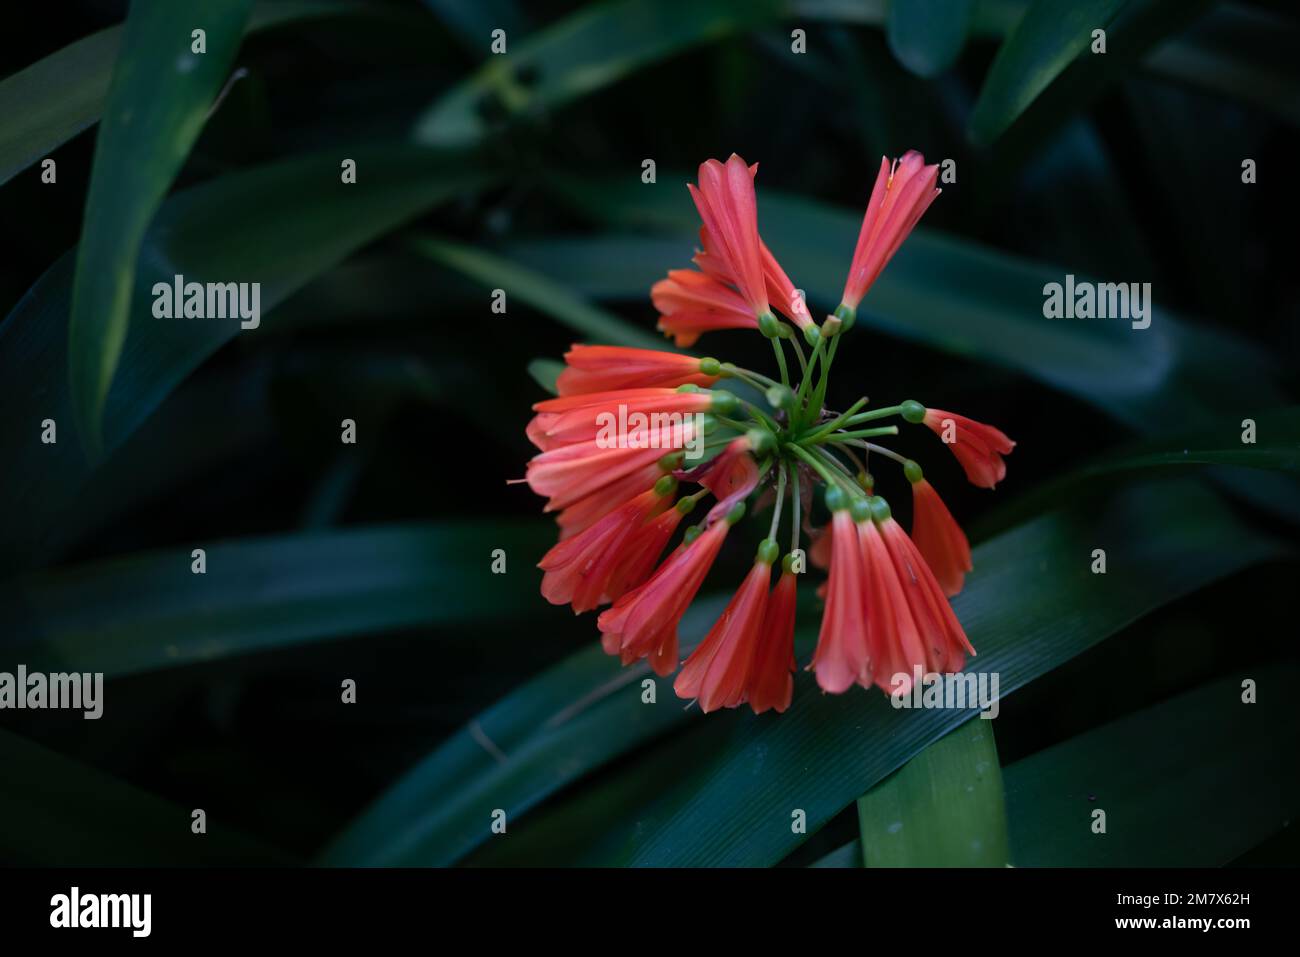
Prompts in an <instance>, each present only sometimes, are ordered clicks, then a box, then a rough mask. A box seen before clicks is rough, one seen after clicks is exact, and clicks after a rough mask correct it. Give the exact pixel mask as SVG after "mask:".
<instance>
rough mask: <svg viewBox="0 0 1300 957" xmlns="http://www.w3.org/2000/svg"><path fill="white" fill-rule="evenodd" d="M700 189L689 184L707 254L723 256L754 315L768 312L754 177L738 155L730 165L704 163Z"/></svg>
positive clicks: (732, 156)
mask: <svg viewBox="0 0 1300 957" xmlns="http://www.w3.org/2000/svg"><path fill="white" fill-rule="evenodd" d="M699 179H700V184H699V186H698V187H697V186H693V185H688V186H687V188H688V189H689V190H690V192H691V199H693V200H695V208H696V209H698V210H699V212H700V219H702V220H704V229H705V234H706V245H705V251H706V252H708V253H709V254H710V255H716V256H718V257H719V258H720V259H721V260H722V261H723V262H724V263H725V268H726V269H727V271H728V272H729V273H730V274H731V277H732V279H733V280H734V282H735V284H736V288H738V289H739V290H740V295H741V297H742V298H743V299H744V301H745V303H746V304H747V305H748V306H749V308H750V309H751V310H753V313H754V316H755V317H758V316H761V315H762V314H763V313H765V312H767V311H768V304H767V280H766V278H765V277H764V274H763V254H762V250H761V248H760V243H759V238H758V203H757V201H756V200H755V199H754V173H753V170H751V169H750V167H749V166H747V165H746V164H745V161H744V160H743V159H741V158H740V157H739V156H737V155H736V154H735V153H732V154H731V156H730V157H729V158H728V159H727V162H726V164H725V165H724V164H722V163H719V162H718V161H717V160H708V161H706V162H704V163H701V164H700V175H699Z"/></svg>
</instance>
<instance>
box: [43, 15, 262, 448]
mask: <svg viewBox="0 0 1300 957" xmlns="http://www.w3.org/2000/svg"><path fill="white" fill-rule="evenodd" d="M251 4H252V0H193V2H191V3H172V2H170V0H134V2H133V3H132V4H131V8H130V13H129V14H128V15H127V20H126V27H125V29H124V30H123V33H122V46H121V49H120V50H119V51H118V55H117V61H116V64H115V65H114V67H113V84H112V86H111V87H110V88H109V91H108V101H107V103H106V104H105V107H104V119H103V122H102V123H101V124H100V128H99V137H98V139H97V140H96V141H95V163H94V167H93V168H92V170H91V174H90V192H89V195H88V196H87V198H86V216H85V221H84V224H83V226H82V230H81V243H80V245H79V246H78V247H77V267H76V273H75V277H74V279H73V286H72V313H71V316H70V317H69V328H68V367H69V373H68V384H69V386H70V389H71V396H72V417H73V420H74V422H75V423H76V426H77V431H78V433H79V435H80V437H81V440H82V445H83V446H84V447H85V448H86V451H87V452H88V453H89V455H90V457H91V458H97V457H98V456H99V455H100V454H101V453H102V451H103V446H104V436H103V421H102V420H103V414H104V403H105V401H106V400H107V398H108V387H109V384H110V383H111V382H112V381H113V373H114V371H115V370H116V369H117V363H118V359H119V358H121V355H122V346H123V344H124V343H125V342H126V330H127V326H128V325H129V324H130V318H131V303H132V294H133V289H134V284H135V264H136V258H137V256H138V255H139V251H140V242H141V240H143V239H144V234H145V230H146V229H148V228H149V223H150V222H151V221H152V220H153V217H154V213H155V212H157V210H158V206H159V204H161V203H162V200H163V197H164V196H165V195H166V194H167V190H168V189H169V188H170V186H171V183H172V180H173V179H175V177H176V174H177V173H179V172H180V169H181V166H182V165H184V163H185V158H186V157H187V156H188V155H189V152H190V147H192V146H193V145H194V141H195V140H197V139H198V136H199V131H200V130H202V129H203V123H204V120H205V119H206V117H207V114H208V111H209V109H210V108H211V107H212V104H213V101H214V100H215V99H216V95H217V93H218V91H219V90H220V89H221V85H222V83H224V82H225V80H226V76H227V74H228V71H229V68H230V64H231V61H232V60H233V59H234V57H235V51H236V50H238V49H239V41H240V38H241V37H242V36H243V33H244V23H245V22H246V21H247V19H248V12H249V9H250V7H251ZM228 279H229V280H235V279H238V280H239V281H243V278H242V277H233V276H232V277H228ZM136 315H137V317H139V316H141V315H147V313H145V314H142V313H139V312H136Z"/></svg>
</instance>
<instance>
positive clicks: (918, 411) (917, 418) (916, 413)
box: [899, 399, 925, 425]
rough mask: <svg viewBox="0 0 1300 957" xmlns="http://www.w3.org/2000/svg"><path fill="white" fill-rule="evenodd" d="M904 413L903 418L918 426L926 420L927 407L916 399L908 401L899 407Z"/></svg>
mask: <svg viewBox="0 0 1300 957" xmlns="http://www.w3.org/2000/svg"><path fill="white" fill-rule="evenodd" d="M899 409H900V410H901V411H902V413H903V418H904V419H906V420H907V421H908V422H911V423H912V424H913V425H916V424H918V423H920V422H922V421H924V419H925V406H923V405H922V404H921V403H919V402H917V401H916V400H915V399H908V400H907V401H906V402H904V403H902V404H901V405H900V406H899Z"/></svg>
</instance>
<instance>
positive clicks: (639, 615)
mask: <svg viewBox="0 0 1300 957" xmlns="http://www.w3.org/2000/svg"><path fill="white" fill-rule="evenodd" d="M756 171H757V166H756V165H755V166H750V165H748V164H746V163H745V161H744V160H742V159H741V158H740V157H738V156H735V155H734V154H733V155H732V156H731V157H730V158H729V159H728V160H727V161H726V163H722V162H719V161H717V160H709V161H708V162H706V163H704V164H703V165H701V166H700V170H699V184H698V185H697V186H691V187H690V191H691V196H692V198H693V199H694V200H695V205H696V208H697V209H698V210H699V213H700V218H701V220H702V226H701V230H700V241H701V245H702V247H703V248H702V249H701V250H700V251H699V253H697V255H696V256H695V259H694V262H695V265H696V266H697V267H698V269H697V270H690V269H674V270H671V271H670V272H669V273H668V276H667V278H666V279H663V280H660V281H659V282H657V283H655V285H654V287H653V288H652V290H651V299H652V300H653V302H654V305H655V307H656V308H657V309H658V311H659V313H660V317H659V329H660V331H662V332H663V333H664V334H665V335H667V336H669V337H671V338H673V339H674V340H675V342H676V344H677V345H678V346H683V347H687V346H690V345H693V344H694V343H695V342H696V341H697V340H698V339H699V338H700V336H702V335H703V334H704V333H706V332H713V331H717V330H725V329H732V330H736V329H739V330H755V329H756V330H757V331H758V332H759V333H760V334H761V335H763V336H764V337H765V338H767V339H768V340H769V341H771V343H772V348H773V351H774V353H775V356H776V359H777V367H778V370H779V373H780V377H779V378H771V377H769V376H767V375H764V374H763V373H760V372H756V371H753V370H750V369H746V368H741V367H739V366H736V365H734V364H732V363H729V362H721V361H719V360H717V359H714V358H696V357H694V356H688V355H683V354H680V353H675V352H668V351H658V350H654V349H629V348H622V347H617V346H594V345H591V346H589V345H575V346H574V347H573V348H572V349H571V350H570V351H569V352H568V353H567V354H566V356H565V360H566V365H565V369H564V371H563V372H562V373H561V374H560V376H559V378H558V380H557V383H556V386H557V388H556V391H557V392H558V394H559V397H558V398H555V399H548V400H545V401H543V402H539V403H537V405H536V406H534V411H535V413H536V415H535V416H534V418H533V420H532V421H531V422H530V423H529V425H528V429H527V434H528V437H529V439H530V440H531V441H532V442H533V444H534V445H536V446H537V448H538V450H539V451H538V454H537V455H536V456H534V458H533V459H532V460H531V461H530V462H529V464H528V469H527V474H526V481H527V482H528V484H529V485H530V486H531V487H532V489H533V491H534V492H536V493H537V494H539V495H542V496H544V497H545V498H547V500H548V501H547V505H546V509H547V511H553V512H556V513H558V514H557V516H556V520H557V524H558V525H559V527H560V541H559V542H558V544H556V545H555V546H554V547H553V548H552V549H551V550H550V551H549V552H547V554H546V556H545V557H544V558H543V559H542V561H541V563H540V567H541V568H542V569H543V571H544V573H545V574H544V576H543V579H542V593H543V595H544V596H545V597H546V598H547V599H548V600H549V601H551V602H553V603H555V604H568V605H571V606H572V608H573V610H574V611H575V612H578V613H580V612H584V611H590V610H593V609H596V608H599V607H600V606H602V605H608V607H607V608H605V609H604V610H603V611H601V612H600V614H599V616H598V617H597V628H598V629H599V631H600V633H601V643H602V646H603V647H604V649H605V651H606V652H608V653H609V654H611V655H618V656H619V658H620V659H621V660H622V662H623V663H624V664H630V663H632V662H635V661H638V660H641V659H645V660H646V661H648V663H649V665H650V667H651V668H653V669H654V671H655V672H657V673H658V674H660V675H669V674H671V673H672V672H673V671H675V670H677V669H678V668H679V667H680V669H681V670H680V672H679V673H678V675H677V677H676V680H675V681H674V684H673V687H674V689H675V691H676V693H677V694H678V695H679V696H680V697H682V698H686V699H692V700H695V701H697V702H698V703H699V705H700V708H701V709H702V710H703V711H706V712H708V711H714V710H716V709H719V708H735V707H739V706H741V705H746V704H747V705H748V706H749V707H750V708H751V709H752V710H753V711H754V712H755V713H761V712H763V711H768V710H775V711H777V712H782V711H785V710H786V709H787V708H788V707H789V706H790V702H791V700H792V696H793V691H794V674H795V669H796V661H795V649H794V635H795V618H796V593H797V590H798V584H797V582H798V578H799V576H800V575H801V574H803V573H805V572H806V571H807V570H808V566H809V564H811V565H813V566H814V567H816V568H819V569H823V570H825V571H826V572H827V580H826V582H825V583H824V584H822V585H821V586H820V588H818V589H817V593H818V595H819V596H820V597H822V598H823V600H824V611H823V614H822V620H821V625H820V629H819V635H818V639H817V645H816V649H815V651H814V652H813V655H812V660H811V662H810V663H809V665H808V668H809V670H811V671H813V672H814V674H815V677H816V681H817V684H818V685H819V686H820V687H821V688H822V690H823V691H826V692H830V693H835V694H838V693H840V692H844V691H847V690H848V689H849V688H850V687H852V686H853V685H855V684H856V685H861V686H862V687H864V688H870V687H872V686H875V687H878V688H880V689H882V690H884V691H885V692H886V693H891V692H895V691H899V690H905V689H907V688H909V687H910V685H911V683H912V681H913V680H914V677H913V676H914V674H915V669H920V670H921V672H923V673H935V672H951V671H959V670H961V668H963V667H964V665H965V661H966V656H967V655H973V654H974V653H975V651H974V649H973V648H972V647H971V645H970V642H969V641H968V640H967V638H966V634H965V632H964V631H963V629H962V626H961V623H960V622H959V621H958V620H957V616H956V615H955V614H954V613H953V610H952V607H951V606H950V605H949V603H948V599H949V598H950V597H951V596H952V595H955V594H956V593H957V592H959V591H960V590H961V588H962V585H963V583H964V580H965V576H966V574H967V573H969V572H970V571H971V553H970V545H969V544H968V543H967V541H966V536H965V534H964V533H963V532H962V530H961V528H960V526H959V525H958V524H957V522H956V520H955V519H954V518H953V517H952V514H951V513H950V512H949V511H948V509H947V507H946V506H945V505H944V504H943V501H942V500H941V499H940V498H939V494H938V492H936V491H935V489H934V487H933V486H932V485H931V484H930V483H929V482H928V481H927V480H926V478H925V477H924V475H923V474H922V471H921V467H920V465H918V464H917V463H916V462H914V461H912V460H911V459H907V458H904V457H903V456H901V455H899V454H897V453H896V452H894V451H892V450H891V449H888V448H886V447H884V446H881V445H878V444H876V443H875V442H873V441H872V440H873V439H878V438H880V437H882V436H890V435H897V434H898V425H897V424H885V421H884V420H888V419H895V420H896V421H897V420H901V421H902V422H903V423H906V424H916V425H919V424H924V425H925V426H927V427H928V428H930V429H931V430H932V431H934V432H935V433H936V434H937V435H938V436H939V437H940V438H941V439H942V440H943V441H944V443H945V444H947V445H949V446H950V448H951V449H952V452H953V454H954V456H955V457H956V458H957V461H958V463H959V464H960V465H961V467H962V468H963V470H964V471H965V473H966V476H967V478H968V479H970V481H971V482H972V483H974V484H975V485H978V486H980V487H983V488H992V487H993V486H994V485H996V484H997V482H999V481H1001V480H1002V479H1003V478H1004V477H1005V475H1006V463H1005V462H1004V461H1003V456H1005V455H1007V454H1008V453H1010V452H1011V450H1012V448H1013V447H1014V445H1015V443H1014V442H1012V441H1011V440H1010V439H1008V438H1007V437H1006V435H1004V434H1003V433H1002V432H1001V431H999V430H998V429H996V428H994V427H992V426H989V425H985V424H983V423H980V422H976V421H974V420H972V419H969V418H966V417H964V416H960V415H956V414H955V413H951V412H944V411H942V410H937V409H927V408H926V407H925V406H923V405H921V404H920V403H919V402H915V401H912V400H908V401H906V402H902V403H900V404H898V405H892V406H885V407H880V408H867V400H866V399H865V398H863V399H859V400H858V401H857V402H855V403H853V404H852V405H850V406H849V407H848V408H847V409H844V410H843V411H832V410H830V409H828V408H826V392H827V387H828V384H829V381H830V370H831V366H832V364H833V362H834V360H835V356H836V353H837V352H838V350H839V347H840V340H841V338H842V337H843V336H844V335H845V333H846V332H847V331H848V330H849V328H850V327H851V326H852V325H853V322H854V319H855V318H856V312H857V307H858V305H859V303H860V302H861V300H862V298H863V297H864V296H865V295H866V293H867V292H868V290H869V289H870V287H871V285H872V284H873V283H874V282H875V280H876V278H877V277H878V276H879V275H880V272H881V271H882V270H883V269H884V268H885V266H886V265H887V264H888V262H889V260H890V259H891V258H892V257H893V255H894V253H895V252H897V250H898V248H899V246H900V245H901V244H902V242H903V240H904V239H906V238H907V235H908V233H910V232H911V230H912V228H913V227H914V226H915V225H916V223H917V221H918V220H919V219H920V217H921V215H922V214H923V213H924V212H925V210H926V208H927V207H928V206H929V205H930V203H931V202H933V200H934V198H935V197H936V196H937V195H938V194H939V190H938V189H937V188H936V187H935V183H936V181H937V175H938V173H937V168H936V167H934V166H926V165H925V161H924V159H923V158H922V156H921V155H920V154H919V153H916V152H909V153H907V154H905V155H904V156H903V157H902V158H901V159H899V160H897V161H895V162H893V163H891V162H890V161H889V160H888V159H884V160H882V162H881V166H880V172H879V175H878V176H877V179H876V183H875V188H874V189H873V190H872V194H871V199H870V200H869V202H868V205H867V211H866V214H865V216H864V217H863V222H862V229H861V232H860V234H859V237H858V242H857V247H856V249H855V250H854V254H853V261H852V265H851V266H850V269H849V275H848V279H847V281H846V283H845V287H844V294H843V297H842V299H841V302H840V305H839V307H838V308H837V309H836V310H835V313H834V315H832V316H829V317H827V319H826V320H825V321H824V322H823V323H821V325H818V324H817V323H815V322H814V321H813V320H812V317H811V316H810V315H809V314H808V309H807V306H806V305H805V304H804V301H803V296H802V294H801V293H800V292H799V291H798V290H797V289H796V288H795V286H794V284H793V282H791V280H790V278H789V277H788V276H787V275H786V273H785V271H784V270H783V269H782V268H781V266H780V264H779V263H778V262H777V260H776V257H775V256H774V255H773V254H772V252H771V250H770V249H769V248H768V247H767V245H766V244H765V243H764V242H763V240H762V238H761V237H760V236H759V232H758V204H757V202H756V199H755V193H754V176H755V173H756ZM778 314H779V315H778ZM779 317H784V320H785V321H783V320H782V318H779ZM801 340H802V343H806V345H807V346H808V347H809V348H810V349H811V352H807V351H805V348H804V345H803V344H801ZM791 353H792V354H793V359H794V360H795V361H794V362H791V361H790V359H791ZM792 372H793V373H797V375H793V376H792ZM729 382H735V383H741V384H744V385H746V386H749V387H752V388H754V389H757V390H758V392H759V393H760V394H761V395H762V396H763V399H764V400H765V404H764V402H752V401H748V400H745V399H742V398H741V397H739V396H738V395H736V394H735V393H734V392H733V391H731V390H729V389H727V388H724V387H723V386H725V385H726V384H728V383H729ZM873 454H874V455H875V456H877V457H878V458H883V459H885V460H887V461H892V462H894V463H897V465H899V466H901V470H902V473H903V477H905V478H906V479H907V481H908V482H909V483H910V485H911V490H912V530H911V534H910V535H909V534H908V532H906V531H904V529H903V527H902V526H901V525H900V524H899V523H898V522H897V521H896V520H895V519H894V518H893V516H892V513H891V510H890V507H889V505H888V503H887V502H886V501H885V499H884V498H882V497H881V496H879V495H878V494H876V489H875V479H874V478H873V477H872V475H871V473H870V472H869V471H868V464H869V462H870V460H871V456H872V455H873ZM818 486H820V487H822V488H824V490H825V491H824V495H823V496H822V501H823V502H824V505H825V508H826V511H827V512H828V513H829V520H828V521H826V523H825V525H824V527H823V528H822V529H821V531H820V532H817V531H816V529H813V526H812V525H810V524H809V523H810V522H811V521H812V520H813V517H814V512H815V510H816V508H817V503H816V501H815V499H816V498H817V496H815V495H813V494H812V493H813V490H814V488H816V487H818ZM706 499H711V504H710V505H709V507H707V509H700V512H702V513H703V514H702V515H699V513H697V511H696V506H697V505H698V504H699V503H701V502H702V501H704V500H706ZM769 503H770V504H771V506H772V512H771V517H770V521H769V527H768V530H767V535H766V536H765V537H764V538H763V539H762V541H761V543H760V544H759V546H758V551H757V554H756V555H755V558H754V562H753V565H752V566H751V567H750V571H749V573H748V574H747V575H746V576H745V578H744V581H743V582H742V583H741V585H740V588H739V589H738V590H737V591H736V593H735V595H734V597H733V598H732V599H731V601H730V603H729V604H728V605H727V607H726V609H725V610H724V611H723V612H722V614H721V616H720V617H719V618H718V619H717V621H716V622H715V623H714V625H713V627H712V628H710V629H709V631H708V633H707V634H706V635H705V637H704V639H703V640H702V641H701V642H700V643H699V644H698V645H697V646H696V647H695V648H693V649H690V652H689V654H688V655H687V657H686V659H685V661H684V662H683V661H682V660H681V656H680V651H679V640H678V633H677V629H678V624H679V622H680V621H681V618H682V615H683V614H684V613H685V612H686V609H687V608H688V607H689V606H690V604H691V603H692V602H693V601H694V599H695V597H696V595H697V594H698V593H699V591H700V589H701V587H702V586H703V584H704V581H705V579H706V577H707V576H708V575H709V573H710V570H711V569H712V568H713V566H714V563H715V561H716V559H717V558H718V555H719V554H720V553H721V550H722V548H723V545H724V543H725V541H726V539H727V538H728V537H729V533H730V531H731V529H732V528H733V527H734V526H735V525H736V524H737V523H738V522H740V521H741V519H742V518H743V517H744V516H745V515H746V514H747V512H750V511H755V510H760V511H761V510H763V509H766V508H767V506H768V504H769ZM690 515H699V517H698V518H697V519H696V518H693V519H690V520H689V521H688V520H687V516H690ZM690 522H694V524H690ZM684 523H685V524H686V525H687V527H686V529H685V532H684V534H682V535H681V537H680V540H679V542H678V544H677V545H676V546H675V547H674V546H673V545H672V542H673V540H674V539H675V538H677V537H678V532H679V527H680V526H681V525H683V524H684ZM787 523H788V528H789V536H790V538H789V548H788V550H787V551H786V553H785V554H784V556H782V549H781V546H780V545H779V544H778V536H779V535H780V534H781V528H782V525H783V524H787ZM805 529H813V536H814V537H813V541H812V542H811V543H809V547H808V550H807V552H805V550H804V549H803V548H801V547H800V536H801V534H802V533H803V532H804V530H805ZM665 552H667V555H666V556H665ZM778 566H779V568H778ZM774 574H775V575H777V581H776V583H775V584H773V576H774Z"/></svg>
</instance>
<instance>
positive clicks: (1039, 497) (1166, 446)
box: [977, 407, 1300, 537]
mask: <svg viewBox="0 0 1300 957" xmlns="http://www.w3.org/2000/svg"><path fill="white" fill-rule="evenodd" d="M1252 421H1253V422H1254V427H1255V431H1254V438H1255V441H1253V442H1245V441H1243V435H1244V433H1245V430H1244V429H1243V427H1242V420H1241V419H1238V418H1233V419H1225V420H1220V421H1219V422H1218V423H1217V424H1216V425H1215V426H1214V427H1213V428H1212V429H1210V430H1205V429H1198V430H1197V431H1195V432H1188V433H1183V434H1181V435H1173V436H1169V437H1160V438H1154V439H1146V440H1143V441H1141V442H1138V443H1136V444H1133V445H1129V446H1127V447H1125V448H1122V449H1119V450H1118V451H1116V452H1112V453H1109V454H1107V455H1104V456H1102V457H1101V458H1099V459H1097V460H1096V461H1094V462H1091V463H1089V464H1087V465H1085V466H1083V467H1082V468H1079V469H1076V470H1074V471H1072V472H1068V473H1066V474H1065V475H1063V476H1061V477H1060V478H1058V479H1055V480H1053V481H1051V482H1045V483H1043V484H1041V485H1039V486H1037V487H1035V488H1034V489H1033V490H1032V491H1030V492H1027V493H1026V494H1024V495H1021V496H1020V497H1019V498H1017V499H1016V500H1015V501H1013V502H1011V503H1010V504H1009V505H1005V506H1003V507H1001V508H999V509H998V510H997V511H995V512H994V513H993V515H992V516H991V517H989V518H988V519H986V520H985V521H984V522H982V523H981V524H980V526H979V528H980V530H981V532H982V531H986V530H990V529H999V528H1007V527H1009V526H1011V525H1015V524H1019V523H1020V522H1023V521H1024V520H1025V519H1026V518H1027V517H1029V516H1030V515H1033V514H1035V513H1037V512H1041V511H1046V510H1047V509H1050V508H1053V507H1055V506H1056V504H1057V503H1059V502H1063V501H1068V500H1069V499H1070V498H1071V497H1073V496H1075V495H1077V494H1079V492H1080V491H1081V490H1083V489H1086V488H1090V487H1095V486H1096V485H1097V483H1099V482H1107V481H1115V480H1117V479H1122V478H1127V477H1129V476H1130V473H1133V472H1146V471H1161V470H1165V469H1180V468H1188V467H1205V466H1233V467H1237V468H1250V469H1262V470H1271V471H1280V472H1300V408H1296V407H1292V408H1287V409H1274V410H1269V411H1265V412H1260V413H1258V414H1257V415H1255V416H1254V417H1253V418H1252ZM1281 489H1282V490H1283V492H1284V494H1288V495H1290V494H1293V493H1294V486H1281ZM1288 490H1289V491H1288ZM1279 504H1282V505H1285V504H1286V503H1279ZM977 537H981V535H980V534H979V533H977Z"/></svg>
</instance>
